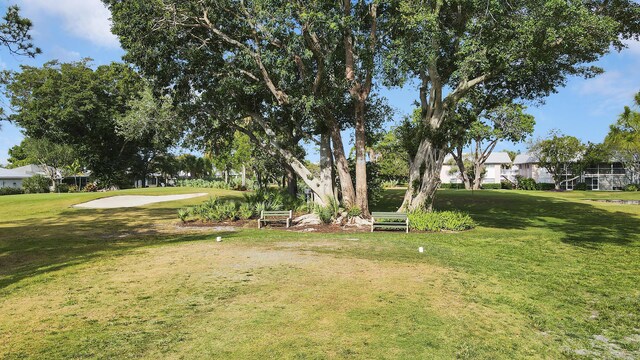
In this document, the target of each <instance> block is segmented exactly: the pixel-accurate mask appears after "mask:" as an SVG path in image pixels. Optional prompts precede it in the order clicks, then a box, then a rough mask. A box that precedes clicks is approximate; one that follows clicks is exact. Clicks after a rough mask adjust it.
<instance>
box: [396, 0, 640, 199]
mask: <svg viewBox="0 0 640 360" xmlns="http://www.w3.org/2000/svg"><path fill="white" fill-rule="evenodd" d="M394 3H396V4H397V14H396V15H395V16H394V18H393V19H392V21H393V22H394V26H393V31H392V33H393V35H392V38H393V40H392V43H391V45H390V51H389V52H388V54H387V64H388V69H387V72H386V73H387V79H388V80H389V81H390V82H391V83H398V84H400V83H402V81H403V80H406V79H410V80H413V81H414V82H415V83H417V85H418V89H419V104H420V121H419V123H418V126H417V128H416V131H414V132H413V135H414V136H413V141H412V143H413V144H414V145H412V146H411V148H410V149H411V152H410V171H409V188H408V189H407V192H406V194H405V198H404V202H403V207H404V208H406V209H419V208H424V209H431V208H432V204H433V199H434V196H435V194H436V189H437V188H438V186H439V184H440V179H439V174H440V170H441V168H442V165H443V161H444V158H445V156H446V154H447V152H448V143H449V140H450V136H451V134H452V133H456V132H455V131H453V132H452V129H451V128H452V127H455V126H456V124H455V120H454V118H455V117H454V116H452V115H453V113H454V112H455V109H456V106H457V105H458V103H459V102H460V101H461V100H462V99H463V98H464V97H465V96H466V95H467V94H468V93H469V92H470V91H471V90H474V89H475V90H476V91H482V92H484V93H486V94H492V95H494V96H499V97H502V98H506V99H512V100H517V99H523V100H529V99H541V98H543V97H545V96H546V95H548V94H550V93H552V92H554V91H556V89H557V88H558V87H561V86H563V85H564V84H565V82H566V80H567V78H568V77H569V76H574V75H578V76H585V77H591V76H595V75H596V74H598V73H600V72H601V69H599V68H596V67H592V66H585V65H584V64H588V63H591V62H593V61H595V60H597V59H599V58H600V57H601V56H602V55H604V54H606V53H607V52H608V51H610V49H611V48H612V45H613V47H614V48H617V49H620V48H622V47H623V46H624V45H623V40H624V39H629V38H637V37H638V29H639V25H640V21H639V20H640V4H638V3H636V2H635V1H631V0H627V1H625V0H619V1H606V0H602V1H597V0H588V1H586V0H585V1H560V0H545V1H539V0H535V1H533V0H524V1H517V2H503V1H475V0H469V1H413V0H398V1H396V2H394Z"/></svg>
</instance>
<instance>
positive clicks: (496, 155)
mask: <svg viewBox="0 0 640 360" xmlns="http://www.w3.org/2000/svg"><path fill="white" fill-rule="evenodd" d="M463 156H464V157H465V158H467V157H470V156H471V153H464V154H463ZM451 160H453V156H452V155H451V154H448V155H447V156H445V158H444V162H445V164H446V163H447V162H449V161H451ZM485 164H511V158H510V157H509V154H508V153H506V152H504V151H496V152H492V153H491V154H490V155H489V157H488V158H487V161H485Z"/></svg>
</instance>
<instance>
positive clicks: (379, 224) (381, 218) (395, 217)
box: [371, 212, 409, 232]
mask: <svg viewBox="0 0 640 360" xmlns="http://www.w3.org/2000/svg"><path fill="white" fill-rule="evenodd" d="M371 217H373V223H372V224H371V231H373V230H374V229H376V228H378V229H405V230H406V231H407V232H409V224H408V222H409V216H408V214H407V213H398V212H373V213H371Z"/></svg>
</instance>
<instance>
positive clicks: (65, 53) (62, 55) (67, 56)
mask: <svg viewBox="0 0 640 360" xmlns="http://www.w3.org/2000/svg"><path fill="white" fill-rule="evenodd" d="M51 57H52V58H54V59H56V60H60V61H61V62H72V61H79V60H80V59H81V57H80V53H79V52H77V51H72V50H67V49H65V48H63V47H60V46H57V45H56V46H54V47H53V49H52V50H51Z"/></svg>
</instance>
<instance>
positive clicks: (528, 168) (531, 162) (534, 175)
mask: <svg viewBox="0 0 640 360" xmlns="http://www.w3.org/2000/svg"><path fill="white" fill-rule="evenodd" d="M513 169H514V171H515V172H516V174H517V175H520V176H522V177H525V178H531V179H533V180H535V181H536V182H538V183H553V177H552V176H551V174H549V172H547V170H545V169H544V168H542V167H540V166H538V159H536V158H535V156H533V155H532V154H528V153H525V154H518V155H516V158H515V159H514V160H513Z"/></svg>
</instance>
